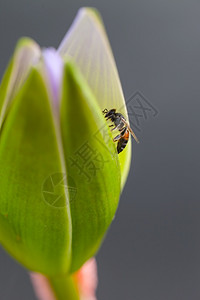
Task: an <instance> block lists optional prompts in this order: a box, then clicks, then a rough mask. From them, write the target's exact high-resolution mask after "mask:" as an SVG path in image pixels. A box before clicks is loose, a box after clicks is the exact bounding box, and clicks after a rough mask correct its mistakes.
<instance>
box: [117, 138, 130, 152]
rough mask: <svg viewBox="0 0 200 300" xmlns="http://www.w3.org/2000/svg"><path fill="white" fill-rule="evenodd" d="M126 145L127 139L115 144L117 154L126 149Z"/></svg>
mask: <svg viewBox="0 0 200 300" xmlns="http://www.w3.org/2000/svg"><path fill="white" fill-rule="evenodd" d="M127 143H128V140H127V139H124V138H121V139H120V140H119V141H118V143H117V153H120V152H122V151H123V150H124V148H125V147H126V145H127Z"/></svg>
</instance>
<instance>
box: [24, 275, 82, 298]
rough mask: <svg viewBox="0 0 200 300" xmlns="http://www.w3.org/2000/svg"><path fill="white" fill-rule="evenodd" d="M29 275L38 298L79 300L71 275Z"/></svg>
mask: <svg viewBox="0 0 200 300" xmlns="http://www.w3.org/2000/svg"><path fill="white" fill-rule="evenodd" d="M30 277H31V281H32V284H33V288H34V290H35V293H36V296H37V298H38V299H39V300H80V297H79V293H78V288H77V284H76V281H75V279H74V278H73V276H67V275H66V276H65V275H63V276H58V277H46V276H44V275H42V274H39V273H31V274H30Z"/></svg>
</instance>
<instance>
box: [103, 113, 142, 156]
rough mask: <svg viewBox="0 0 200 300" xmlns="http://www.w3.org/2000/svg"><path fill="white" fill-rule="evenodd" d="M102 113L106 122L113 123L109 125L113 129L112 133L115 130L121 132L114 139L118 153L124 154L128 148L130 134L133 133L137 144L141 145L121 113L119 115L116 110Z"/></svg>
mask: <svg viewBox="0 0 200 300" xmlns="http://www.w3.org/2000/svg"><path fill="white" fill-rule="evenodd" d="M102 112H103V114H104V115H105V118H106V121H108V120H110V121H111V122H112V123H113V124H111V125H109V127H113V128H112V129H111V131H113V130H115V129H117V130H119V131H120V134H118V135H117V136H116V137H115V138H114V139H113V141H114V142H117V153H120V152H122V151H123V150H124V148H125V147H126V145H127V143H128V140H129V133H131V135H132V136H133V137H134V139H135V140H136V142H137V143H139V141H138V139H137V137H136V135H135V133H134V132H133V130H132V129H131V128H130V126H129V124H128V122H127V121H126V119H125V118H124V116H123V115H122V114H120V113H117V112H116V109H115V108H113V109H110V110H107V108H105V109H104V110H103V111H102Z"/></svg>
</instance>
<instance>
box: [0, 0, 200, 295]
mask: <svg viewBox="0 0 200 300" xmlns="http://www.w3.org/2000/svg"><path fill="white" fill-rule="evenodd" d="M83 5H84V6H85V5H87V6H96V7H97V8H98V9H99V10H100V12H101V14H102V16H103V19H104V22H105V25H106V28H107V32H108V35H109V39H110V42H111V45H112V48H113V52H114V55H115V58H116V61H117V65H118V69H119V73H120V77H121V81H122V84H123V89H124V93H125V96H126V98H128V97H129V96H130V95H131V94H132V93H133V92H135V91H137V90H139V91H141V92H142V93H143V94H144V95H145V97H146V98H147V99H148V100H149V101H150V102H151V103H152V104H153V105H154V106H155V107H156V108H157V109H158V110H159V114H158V116H156V117H155V118H153V117H152V116H150V115H149V117H148V120H147V121H145V120H142V124H141V129H142V130H141V132H140V133H138V137H139V139H140V144H139V145H136V144H135V143H134V145H133V146H134V147H133V160H132V167H131V170H130V175H129V178H128V181H127V184H126V187H125V189H124V191H123V194H122V197H121V202H120V206H119V209H118V212H117V216H116V218H115V221H114V223H113V224H112V226H111V229H110V231H109V233H108V235H107V238H106V240H105V242H104V245H103V247H102V248H101V250H100V252H99V254H98V256H97V260H98V268H99V287H98V293H97V294H98V299H99V300H111V299H112V300H121V299H127V300H129V299H133V300H177V299H181V300H189V299H193V300H197V299H200V284H199V283H200V259H199V255H200V242H199V240H200V238H199V235H200V226H199V225H200V221H199V219H200V218H199V216H200V204H199V200H200V199H199V125H200V122H199V111H200V59H199V58H200V1H197V0H187V1H185V0H170V1H166V0H134V1H128V0H123V1H116V0H112V1H111V0H109V1H107V0H101V1H98V2H97V1H78V0H76V1H67V0H66V1H64V0H60V1H53V0H40V1H39V0H35V1H27V0H18V1H11V0H0V41H1V42H0V76H2V74H3V71H4V70H5V67H6V64H7V62H8V60H9V57H10V56H11V54H12V51H13V49H14V45H15V43H16V41H17V39H18V38H19V37H20V36H23V35H25V36H30V37H32V38H34V39H35V40H36V41H37V42H38V43H39V44H40V45H41V46H55V47H57V46H58V44H59V42H60V41H61V39H62V37H63V36H64V34H65V32H66V31H67V29H68V27H69V26H70V24H71V22H72V20H73V18H74V16H75V14H76V11H77V9H78V8H79V7H81V6H83ZM136 133H137V132H136ZM0 299H4V300H11V299H15V300H16V299H30V300H32V299H35V296H34V293H33V290H32V287H31V284H30V283H29V278H28V276H27V273H26V271H25V270H24V269H23V268H22V267H21V266H19V265H18V264H17V263H16V262H14V261H13V260H12V259H11V258H10V257H9V256H8V255H7V254H6V253H5V252H4V251H3V250H2V249H1V250H0Z"/></svg>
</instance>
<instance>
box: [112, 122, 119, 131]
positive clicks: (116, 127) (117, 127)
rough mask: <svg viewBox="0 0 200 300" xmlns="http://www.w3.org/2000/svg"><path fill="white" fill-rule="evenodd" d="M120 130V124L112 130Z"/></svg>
mask: <svg viewBox="0 0 200 300" xmlns="http://www.w3.org/2000/svg"><path fill="white" fill-rule="evenodd" d="M119 128H120V124H119V125H117V126H115V127H114V128H113V129H111V131H113V130H115V129H119Z"/></svg>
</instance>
